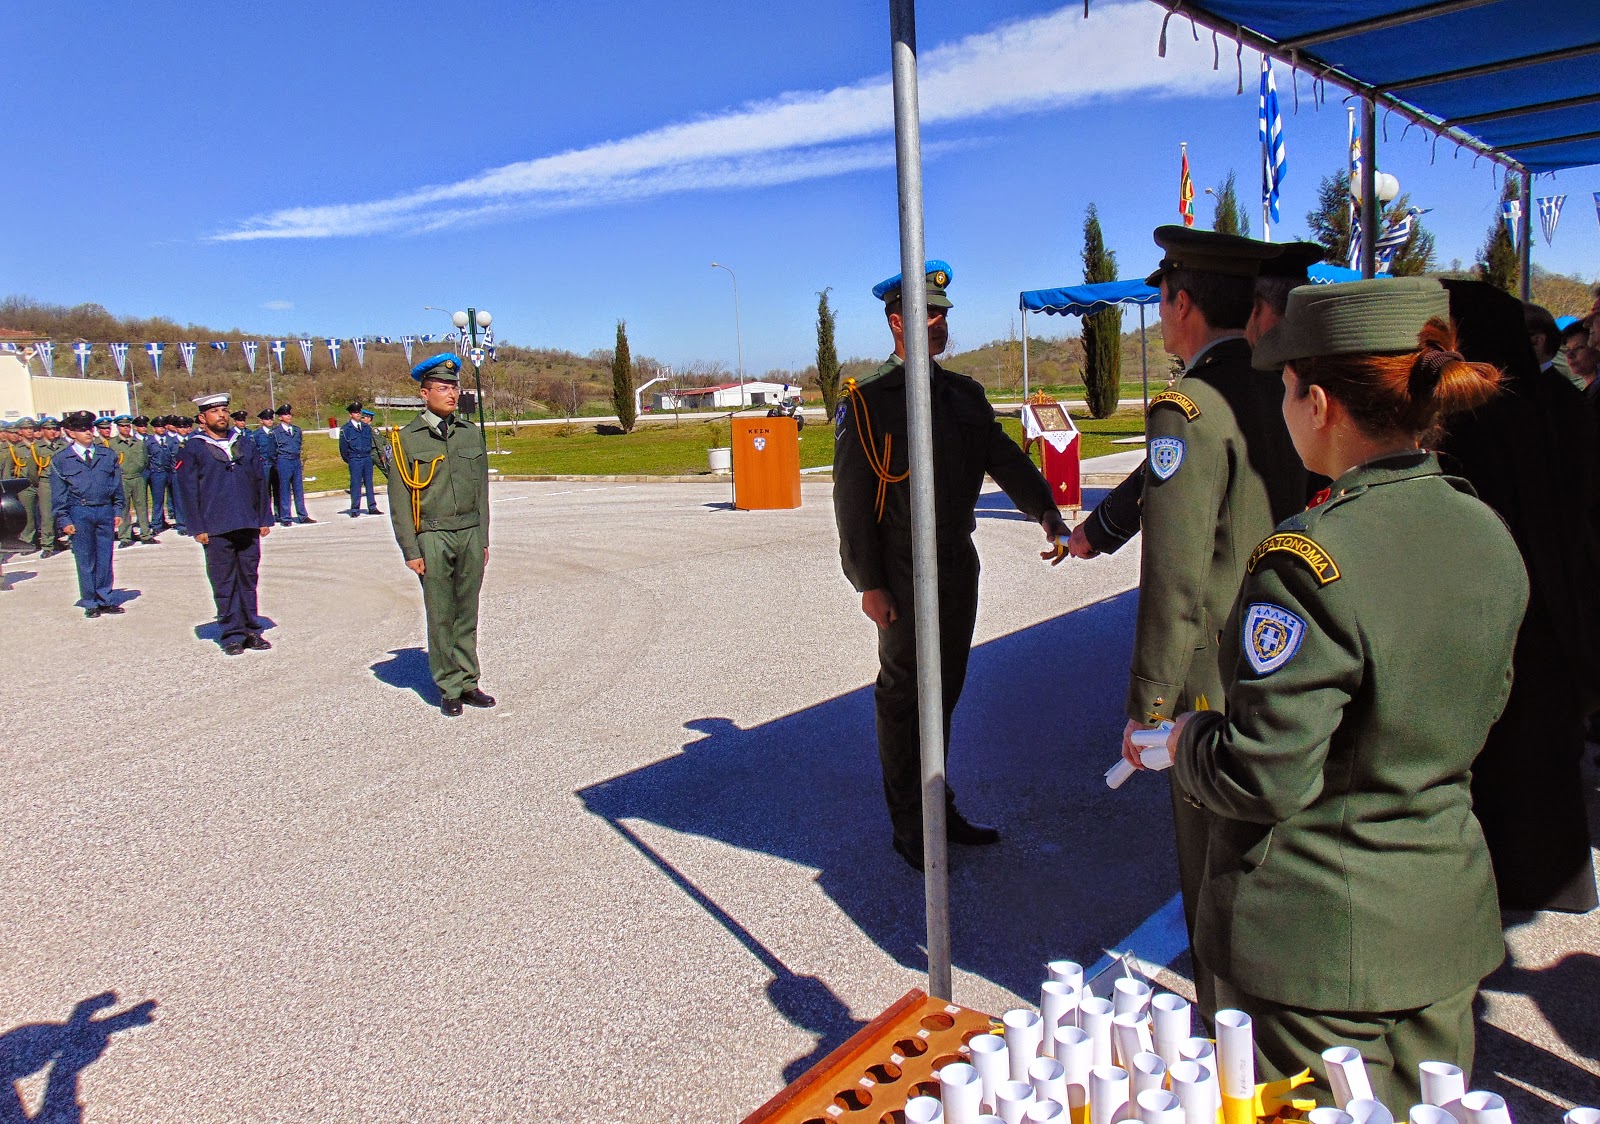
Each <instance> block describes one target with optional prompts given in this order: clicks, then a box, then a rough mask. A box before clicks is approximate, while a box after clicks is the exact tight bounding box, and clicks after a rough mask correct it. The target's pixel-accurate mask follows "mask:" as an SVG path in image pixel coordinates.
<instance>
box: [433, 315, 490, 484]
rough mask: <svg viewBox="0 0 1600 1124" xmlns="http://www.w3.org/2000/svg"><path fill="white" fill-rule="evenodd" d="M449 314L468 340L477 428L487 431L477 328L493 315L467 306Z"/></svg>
mask: <svg viewBox="0 0 1600 1124" xmlns="http://www.w3.org/2000/svg"><path fill="white" fill-rule="evenodd" d="M422 307H423V310H424V311H427V312H444V309H442V308H439V307H437V306H435V305H431V304H425V305H423V306H422ZM449 316H450V322H451V323H452V324H454V325H455V326H456V328H457V329H458V330H459V331H460V332H461V334H462V335H463V336H466V337H467V339H468V340H469V345H468V346H469V350H468V352H467V358H468V359H470V360H472V388H473V390H474V392H476V394H477V396H478V428H479V429H481V430H483V431H484V432H488V428H489V427H488V426H487V425H485V424H484V420H483V371H482V369H481V359H480V356H481V355H482V352H481V351H480V350H479V349H478V329H479V328H487V327H488V326H489V325H490V324H491V323H493V322H494V317H493V316H491V315H490V314H489V312H488V310H487V309H482V308H468V309H467V310H466V311H465V312H452V313H450V314H449ZM494 451H495V452H496V453H498V452H499V451H500V429H499V427H498V426H496V427H495V431H494Z"/></svg>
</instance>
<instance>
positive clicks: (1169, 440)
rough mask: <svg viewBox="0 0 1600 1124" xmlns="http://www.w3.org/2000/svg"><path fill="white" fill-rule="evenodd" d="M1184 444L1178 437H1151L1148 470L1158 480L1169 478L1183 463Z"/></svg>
mask: <svg viewBox="0 0 1600 1124" xmlns="http://www.w3.org/2000/svg"><path fill="white" fill-rule="evenodd" d="M1183 452H1184V445H1183V440H1182V439H1181V438H1178V437H1152V438H1151V439H1150V471H1151V472H1153V473H1155V474H1156V479H1158V480H1171V479H1172V477H1173V474H1174V473H1176V472H1177V471H1178V466H1179V465H1181V464H1183Z"/></svg>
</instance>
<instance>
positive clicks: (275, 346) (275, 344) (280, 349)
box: [267, 340, 289, 375]
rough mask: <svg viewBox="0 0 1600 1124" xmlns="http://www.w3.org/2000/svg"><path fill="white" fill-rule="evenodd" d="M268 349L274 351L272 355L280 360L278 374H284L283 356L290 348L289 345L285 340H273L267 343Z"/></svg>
mask: <svg viewBox="0 0 1600 1124" xmlns="http://www.w3.org/2000/svg"><path fill="white" fill-rule="evenodd" d="M267 350H268V351H270V352H272V357H273V358H274V359H276V360H277V361H278V374H280V375H281V374H283V356H284V354H285V353H286V352H287V351H288V350H289V345H288V344H286V343H284V341H283V340H273V341H272V342H271V343H270V344H268V345H267Z"/></svg>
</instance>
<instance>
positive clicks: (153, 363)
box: [144, 343, 167, 379]
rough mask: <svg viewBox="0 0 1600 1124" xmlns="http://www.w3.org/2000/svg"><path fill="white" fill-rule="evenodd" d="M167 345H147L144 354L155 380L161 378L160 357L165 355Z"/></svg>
mask: <svg viewBox="0 0 1600 1124" xmlns="http://www.w3.org/2000/svg"><path fill="white" fill-rule="evenodd" d="M166 351H167V345H166V344H164V343H147V344H145V345H144V353H145V354H146V355H148V356H149V357H150V368H151V369H152V370H153V371H155V373H156V378H158V379H159V378H160V377H161V357H162V356H163V355H164V354H166Z"/></svg>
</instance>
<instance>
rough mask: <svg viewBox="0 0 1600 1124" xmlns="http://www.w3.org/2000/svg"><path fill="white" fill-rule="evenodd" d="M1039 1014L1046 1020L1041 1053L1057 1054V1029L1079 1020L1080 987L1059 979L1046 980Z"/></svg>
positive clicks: (1047, 1055)
mask: <svg viewBox="0 0 1600 1124" xmlns="http://www.w3.org/2000/svg"><path fill="white" fill-rule="evenodd" d="M1039 1016H1040V1017H1041V1018H1042V1019H1043V1020H1044V1044H1043V1046H1042V1047H1041V1048H1040V1052H1041V1055H1042V1056H1043V1057H1047V1058H1053V1057H1055V1056H1056V1031H1057V1030H1058V1029H1059V1028H1060V1027H1062V1026H1072V1025H1073V1024H1074V1023H1076V1022H1077V1021H1078V988H1077V986H1076V985H1075V984H1069V983H1062V982H1061V981H1059V980H1046V981H1045V982H1044V986H1043V987H1042V988H1041V989H1040V994H1039Z"/></svg>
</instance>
